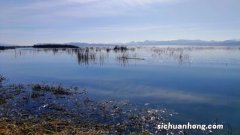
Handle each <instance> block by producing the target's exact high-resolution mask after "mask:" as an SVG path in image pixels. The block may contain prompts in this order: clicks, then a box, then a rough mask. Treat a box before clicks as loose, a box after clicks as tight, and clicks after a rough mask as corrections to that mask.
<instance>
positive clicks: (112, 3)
mask: <svg viewBox="0 0 240 135" xmlns="http://www.w3.org/2000/svg"><path fill="white" fill-rule="evenodd" d="M174 39H202V40H226V39H240V0H0V43H10V44H21V45H30V44H35V43H66V42H90V43H93V42H94V43H100V42H101V43H116V42H129V41H144V40H174Z"/></svg>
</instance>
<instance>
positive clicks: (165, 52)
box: [151, 47, 191, 64]
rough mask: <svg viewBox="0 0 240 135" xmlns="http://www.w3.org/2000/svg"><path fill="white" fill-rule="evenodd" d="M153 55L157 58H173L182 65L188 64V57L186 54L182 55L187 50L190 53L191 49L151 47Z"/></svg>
mask: <svg viewBox="0 0 240 135" xmlns="http://www.w3.org/2000/svg"><path fill="white" fill-rule="evenodd" d="M151 50H152V51H153V52H154V54H155V55H153V56H154V57H155V56H158V57H160V58H161V57H164V56H166V57H167V58H174V59H175V60H176V61H177V62H178V63H179V64H182V63H188V62H189V59H190V56H189V54H187V53H184V51H186V50H188V51H191V48H171V47H166V48H156V47H153V48H152V49H151Z"/></svg>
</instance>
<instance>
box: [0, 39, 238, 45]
mask: <svg viewBox="0 0 240 135" xmlns="http://www.w3.org/2000/svg"><path fill="white" fill-rule="evenodd" d="M65 44H68V45H75V46H106V45H229V46H236V45H240V40H225V41H214V40H212V41H204V40H185V39H180V40H168V41H155V40H145V41H143V42H135V41H132V42H128V43H84V42H69V43H63V44H62V45H65ZM0 46H21V45H11V44H3V43H0Z"/></svg>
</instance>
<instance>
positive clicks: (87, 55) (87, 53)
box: [77, 48, 96, 65]
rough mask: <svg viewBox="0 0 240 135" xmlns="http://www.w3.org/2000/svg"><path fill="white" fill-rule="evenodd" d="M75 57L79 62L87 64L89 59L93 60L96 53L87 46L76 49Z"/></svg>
mask: <svg viewBox="0 0 240 135" xmlns="http://www.w3.org/2000/svg"><path fill="white" fill-rule="evenodd" d="M77 59H78V63H79V64H86V65H87V64H89V62H90V61H95V59H96V53H95V52H94V51H92V50H90V49H89V48H86V49H78V50H77Z"/></svg>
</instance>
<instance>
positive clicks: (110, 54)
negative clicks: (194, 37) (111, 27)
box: [14, 47, 193, 66]
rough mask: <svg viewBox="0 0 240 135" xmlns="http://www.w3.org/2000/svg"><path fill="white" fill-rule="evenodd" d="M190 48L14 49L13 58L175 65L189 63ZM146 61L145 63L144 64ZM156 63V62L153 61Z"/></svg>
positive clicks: (101, 63) (88, 63)
mask: <svg viewBox="0 0 240 135" xmlns="http://www.w3.org/2000/svg"><path fill="white" fill-rule="evenodd" d="M190 51H193V50H192V49H191V48H170V47H148V48H144V47H129V48H127V47H82V48H37V49H36V48H34V49H32V48H29V49H15V50H14V54H15V57H21V56H25V55H28V54H29V53H30V55H37V54H39V53H47V54H51V55H54V56H57V55H63V54H67V55H69V56H73V57H75V58H76V59H77V62H78V64H79V65H91V64H99V65H104V64H111V63H113V64H115V63H118V64H120V65H122V66H127V65H130V64H135V65H136V64H143V63H147V62H148V60H157V61H164V60H171V61H173V62H174V63H176V64H189V63H191V56H190ZM146 61H147V62H146ZM155 62H156V61H155Z"/></svg>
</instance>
